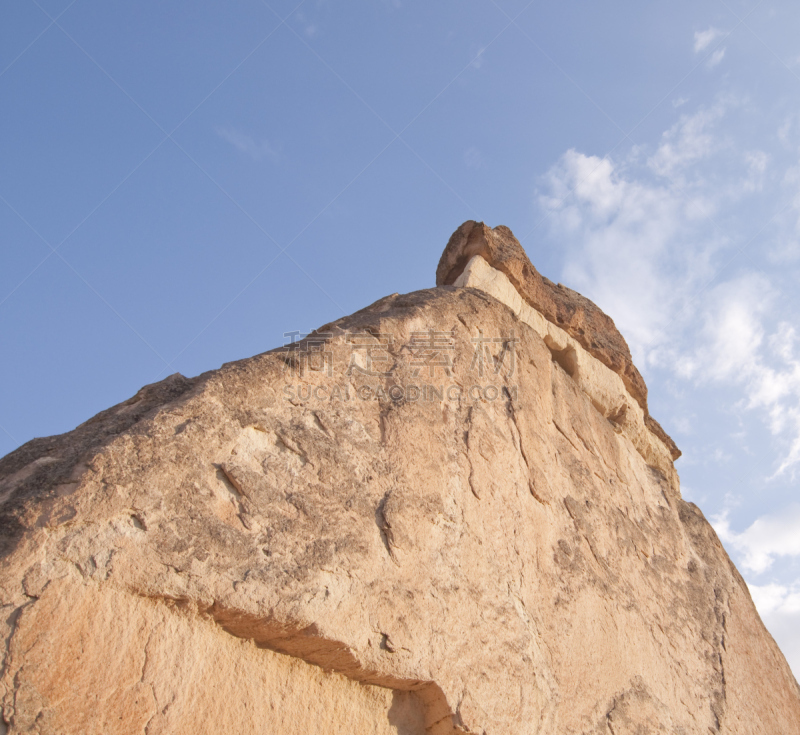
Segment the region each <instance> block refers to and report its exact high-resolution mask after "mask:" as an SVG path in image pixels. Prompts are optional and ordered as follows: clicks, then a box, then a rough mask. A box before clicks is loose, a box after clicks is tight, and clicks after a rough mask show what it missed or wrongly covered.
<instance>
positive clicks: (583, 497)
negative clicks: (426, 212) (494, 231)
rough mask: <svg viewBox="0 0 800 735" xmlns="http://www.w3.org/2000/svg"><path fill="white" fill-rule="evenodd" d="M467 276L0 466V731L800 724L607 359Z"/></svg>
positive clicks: (635, 403)
mask: <svg viewBox="0 0 800 735" xmlns="http://www.w3.org/2000/svg"><path fill="white" fill-rule="evenodd" d="M462 229H463V228H462ZM509 235H510V233H509ZM446 255H447V253H446ZM475 255H478V256H479V257H478V259H475V258H474V256H475ZM448 278H449V276H448ZM458 278H460V279H461V283H462V285H460V286H443V287H440V288H436V289H432V290H428V291H420V292H416V293H413V294H409V295H406V296H398V295H393V296H389V297H387V298H385V299H382V300H381V301H378V302H376V303H375V304H373V305H372V306H370V307H368V308H367V309H364V310H362V311H360V312H358V313H356V314H353V315H352V316H349V317H346V318H344V319H341V320H339V321H337V322H334V323H332V324H330V325H326V326H325V327H324V328H322V329H320V330H318V331H317V332H316V333H314V334H312V335H310V336H309V337H307V338H306V339H304V340H302V341H301V342H299V343H297V344H296V345H293V346H292V348H291V349H279V350H273V351H272V352H268V353H265V354H263V355H259V356H256V357H253V358H250V359H248V360H242V361H240V362H237V363H232V364H229V365H226V366H223V368H221V369H220V370H217V371H213V372H211V373H207V374H204V375H201V376H199V377H197V378H194V379H191V380H188V379H185V378H183V377H181V376H172V377H171V378H168V379H167V380H165V381H163V382H162V383H158V384H156V385H153V386H148V387H146V388H144V389H142V390H141V391H140V392H139V393H138V394H137V395H136V396H134V398H132V399H131V400H129V401H126V402H125V403H123V404H120V405H119V406H116V407H114V408H112V409H109V410H108V411H105V412H103V413H101V414H99V415H98V416H96V417H95V418H94V419H91V420H90V421H88V422H86V423H85V424H83V425H82V426H80V427H78V428H77V429H76V430H75V431H73V432H70V433H69V434H65V435H62V436H59V437H52V438H49V439H36V440H34V441H32V442H29V443H28V444H26V445H25V446H23V447H21V448H20V449H18V450H16V451H15V452H13V453H12V454H10V455H8V456H7V457H5V458H4V459H2V460H0V502H1V503H2V518H3V525H2V544H3V546H2V552H3V555H4V560H3V567H2V572H0V595H1V597H0V603H2V605H3V612H4V615H3V617H2V620H3V622H4V625H5V626H6V629H5V632H4V634H3V641H4V658H3V669H2V679H1V680H0V681H2V690H1V691H0V695H1V696H2V706H3V719H4V721H5V723H6V727H7V729H8V732H9V733H25V732H36V733H58V734H59V735H68V734H71V733H75V734H76V735H77V734H78V733H80V734H81V735H83V734H87V733H98V734H99V733H103V734H104V735H113V734H115V733H120V734H122V733H125V735H128V734H129V733H138V732H141V733H147V735H156V734H157V733H187V734H188V733H192V734H194V733H217V732H225V733H263V734H264V735H267V734H269V735H273V734H274V735H279V734H280V735H293V734H294V733H297V734H298V735H299V734H300V733H303V734H304V735H307V734H308V733H320V734H322V733H325V735H330V734H336V733H342V734H344V733H347V735H354V734H360V733H370V734H372V733H376V734H377V733H395V734H397V733H403V734H405V735H421V734H422V733H431V734H434V735H438V734H440V733H441V734H444V733H457V732H468V733H475V734H478V733H486V734H487V735H495V734H498V735H508V734H517V733H519V734H522V733H525V734H528V733H542V734H544V733H547V734H552V735H556V734H558V735H568V734H573V733H574V734H576V735H577V734H578V733H585V734H587V735H589V734H590V733H591V734H596V735H599V734H600V733H603V734H604V735H605V734H606V733H614V734H615V735H622V734H623V733H629V734H630V735H633V734H634V733H670V734H678V733H686V734H687V735H688V734H690V733H692V734H694V733H709V732H710V733H730V734H734V733H735V734H737V735H738V734H742V735H744V734H747V733H764V734H765V735H776V734H777V733H795V732H800V690H798V686H797V683H796V682H795V680H794V678H793V676H792V674H791V672H790V670H789V668H788V666H787V664H786V662H785V660H784V658H783V656H782V655H781V653H780V651H779V650H778V648H777V647H776V645H775V643H774V641H773V640H772V638H771V637H770V636H769V634H768V633H767V631H766V630H765V629H764V627H763V625H762V623H761V621H760V619H759V617H758V614H757V613H756V611H755V608H754V607H753V603H752V601H751V599H750V596H749V595H748V592H747V587H746V586H745V584H744V582H743V581H742V579H741V577H740V576H739V574H738V573H737V572H736V570H735V568H734V567H733V565H732V564H731V562H730V560H729V559H728V557H727V555H726V554H725V551H724V550H723V548H722V546H721V545H720V543H719V541H718V539H717V537H716V536H715V534H714V532H713V530H712V529H711V527H710V526H709V525H708V523H707V522H706V521H705V520H704V518H703V516H702V514H701V513H700V511H699V510H698V509H697V508H696V507H695V506H693V505H692V504H690V503H686V502H684V501H683V500H681V498H680V492H679V486H678V478H677V474H676V473H675V471H674V467H673V466H672V460H671V447H670V446H669V445H668V443H667V442H666V441H665V440H664V439H662V438H661V437H660V436H659V435H657V434H656V433H653V431H652V430H651V429H649V428H648V424H647V422H646V407H644V408H643V407H642V406H641V404H640V401H639V399H640V398H641V396H640V395H633V394H632V393H631V390H630V386H629V384H628V383H627V382H625V381H624V380H623V375H624V374H625V369H624V367H623V368H622V373H620V372H618V371H617V367H615V366H609V365H608V364H607V361H603V360H601V359H600V358H599V357H598V356H597V355H595V354H593V353H592V351H591V350H589V349H588V348H584V347H583V346H582V343H581V341H580V340H578V339H577V338H576V337H574V336H573V335H571V334H570V333H569V330H568V329H562V328H561V327H558V326H557V325H554V324H553V323H552V322H551V321H550V320H549V319H548V318H547V315H542V314H541V312H538V311H537V310H536V309H535V308H534V307H533V306H531V303H530V301H529V300H528V299H527V298H523V296H524V295H523V296H521V295H520V293H519V292H518V291H517V290H516V284H514V283H513V282H512V281H511V280H510V279H509V277H508V275H507V274H506V273H505V272H504V271H501V270H500V269H498V268H495V267H493V266H492V265H491V262H490V261H489V260H487V259H485V258H484V257H483V256H482V255H480V254H473V255H472V256H471V257H470V258H469V259H468V261H467V262H465V263H463V264H462V265H461V266H460V271H459V273H458V275H457V276H456V278H455V279H452V280H453V281H454V282H455V281H456V279H458ZM509 284H511V286H509ZM493 294H494V295H493ZM515 294H516V296H515ZM589 303H590V302H589ZM585 308H586V309H588V307H585ZM594 308H595V309H596V307H594ZM609 321H610V320H609ZM585 323H586V324H589V323H600V324H601V323H602V320H600V317H596V318H595V317H594V316H593V317H592V318H591V319H588V320H587V321H586V322H585ZM566 326H569V324H567V325H566ZM584 331H587V330H584ZM620 339H621V338H620ZM634 392H635V391H634ZM637 411H638V413H637Z"/></svg>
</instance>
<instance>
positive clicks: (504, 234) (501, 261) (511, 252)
mask: <svg viewBox="0 0 800 735" xmlns="http://www.w3.org/2000/svg"><path fill="white" fill-rule="evenodd" d="M476 255H477V256H480V257H482V258H483V259H484V260H485V261H486V262H487V263H488V264H489V265H490V266H492V267H493V268H495V269H497V270H499V271H500V272H501V273H504V274H505V275H506V276H507V277H508V279H509V281H510V282H511V284H512V285H513V286H514V288H515V289H516V290H517V292H518V293H519V295H520V296H521V297H522V299H523V300H524V301H525V302H527V304H528V305H529V306H531V307H532V308H533V309H534V310H536V311H537V312H538V313H540V314H541V315H542V316H543V317H544V318H545V319H547V320H548V321H549V322H551V323H553V324H555V325H557V326H558V327H560V328H561V329H563V330H564V331H566V332H567V334H569V335H570V336H571V337H573V338H574V339H575V340H577V341H578V343H579V344H580V345H581V346H582V347H583V348H584V349H585V350H587V351H588V352H589V354H590V355H592V356H594V357H596V358H597V359H598V360H600V362H601V363H603V364H604V365H606V366H607V367H609V368H611V370H613V371H614V372H616V373H618V374H619V375H620V377H621V378H622V381H623V383H624V384H625V387H626V388H627V389H628V392H629V393H630V394H631V396H632V397H633V398H634V399H635V400H636V401H637V403H638V404H639V406H640V407H641V408H642V410H643V411H644V415H645V421H646V422H647V423H648V426H649V428H650V430H651V431H652V432H653V433H655V434H657V435H658V436H659V438H660V439H661V440H662V441H663V442H664V443H665V444H666V445H667V446H668V448H669V450H670V453H671V454H672V459H673V460H676V459H678V457H680V456H681V452H680V450H679V449H678V447H677V446H676V445H675V443H674V442H673V441H672V439H671V438H670V437H669V436H668V435H667V434H666V432H665V431H664V430H663V429H662V428H661V426H660V424H659V423H658V422H657V421H656V420H655V419H653V418H652V417H651V416H650V414H649V413H648V411H647V386H646V385H645V382H644V379H643V378H642V376H641V374H640V373H639V371H638V370H637V369H636V366H635V365H634V364H633V360H632V358H631V351H630V349H629V348H628V343H627V342H626V341H625V338H624V337H623V336H622V335H621V334H620V333H619V330H618V329H617V327H616V325H615V324H614V321H613V320H612V319H611V317H609V316H608V315H606V314H604V313H603V312H602V311H600V309H598V308H597V306H596V305H595V304H594V303H592V302H591V301H590V300H589V299H587V298H586V297H585V296H581V294H579V293H578V292H577V291H573V290H572V289H570V288H567V287H566V286H564V285H562V284H560V283H559V284H558V285H556V284H555V283H553V282H552V281H551V280H550V279H548V278H545V277H544V276H543V275H541V274H540V273H539V271H537V270H536V268H534V267H533V264H532V263H531V262H530V260H529V259H528V256H527V255H526V254H525V251H524V250H523V248H522V246H521V245H520V244H519V241H518V240H517V238H515V237H514V234H513V233H512V232H511V230H509V229H508V227H505V226H504V225H500V226H499V227H495V228H494V229H492V228H491V227H489V226H487V225H485V224H484V223H483V222H474V221H472V220H469V221H467V222H465V223H464V224H463V225H461V227H459V228H458V229H457V230H456V231H455V232H454V233H453V235H452V237H451V238H450V241H449V242H448V243H447V247H446V248H445V249H444V252H443V253H442V257H441V259H440V260H439V266H438V268H437V269H436V285H437V286H445V285H451V284H453V283H455V282H456V280H457V279H458V278H459V276H460V275H461V274H462V273H463V271H464V269H465V268H466V266H467V264H468V263H469V262H470V261H471V260H472V258H474V257H475V256H476Z"/></svg>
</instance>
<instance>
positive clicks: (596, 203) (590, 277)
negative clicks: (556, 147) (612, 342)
mask: <svg viewBox="0 0 800 735" xmlns="http://www.w3.org/2000/svg"><path fill="white" fill-rule="evenodd" d="M687 126H688V127H691V125H690V124H689V123H687ZM678 137H680V136H678ZM686 137H687V136H685V135H684V136H683V138H686ZM683 138H682V139H681V141H679V144H678V145H677V146H676V147H675V148H673V149H672V151H671V153H670V156H669V161H668V156H667V155H665V154H663V153H662V155H661V157H660V158H659V159H658V164H659V165H661V166H670V167H672V168H675V167H677V166H678V165H680V161H686V160H689V159H692V158H696V157H697V155H698V154H697V153H694V152H688V151H687V146H685V145H684V144H683ZM630 165H631V162H625V161H623V162H622V163H620V164H618V163H615V162H614V161H612V160H610V159H608V158H604V159H601V158H597V157H596V156H586V155H584V154H582V153H579V152H577V151H575V150H570V151H568V152H567V153H565V154H564V155H563V156H562V158H561V160H560V161H559V163H558V164H557V165H556V166H554V167H553V168H552V169H551V170H550V172H549V173H548V175H547V177H546V189H547V191H548V193H547V194H546V195H545V196H543V197H541V198H540V204H541V205H542V206H543V208H544V209H546V210H549V212H550V214H551V217H550V223H551V226H552V230H553V233H554V234H555V236H556V237H557V239H558V240H559V241H560V242H562V243H564V244H566V246H567V247H568V249H569V250H570V252H571V257H568V258H567V265H566V266H565V270H564V274H563V278H564V281H565V282H567V283H570V285H572V286H573V287H574V288H576V289H578V290H579V291H582V292H583V293H586V294H587V295H589V296H590V297H591V298H593V299H594V300H596V301H597V302H598V303H599V304H600V306H601V307H602V308H603V309H604V310H606V311H607V312H609V313H610V314H611V315H612V316H613V318H614V319H615V321H616V322H617V324H618V325H619V326H620V328H621V329H622V331H623V333H624V334H625V337H626V339H627V340H628V341H629V343H630V344H631V348H632V351H633V352H634V357H635V359H637V360H640V361H641V360H646V359H647V357H646V356H647V353H648V352H650V351H651V350H652V349H653V348H654V347H657V346H659V345H660V344H662V343H663V342H665V341H666V340H667V336H668V334H669V333H670V332H671V331H672V330H673V329H674V327H675V317H676V314H677V313H678V312H680V310H681V309H680V307H681V304H682V302H683V301H684V300H685V297H686V295H687V293H688V292H689V290H690V289H691V288H692V287H693V286H696V284H698V283H700V282H702V281H703V280H704V279H707V278H709V277H710V275H711V271H710V269H709V257H710V254H711V252H713V251H714V250H715V249H716V248H717V247H718V243H717V242H716V240H715V238H713V237H710V238H704V237H703V236H700V235H698V229H702V227H698V226H697V224H696V223H697V221H698V220H699V219H702V218H703V215H706V214H708V213H710V212H713V209H714V203H713V202H712V201H710V200H708V199H707V198H706V197H704V196H703V195H702V194H699V193H698V194H697V195H689V196H686V195H685V191H684V190H683V189H678V188H676V187H675V186H672V185H671V184H670V183H669V182H666V183H658V182H653V181H651V180H648V178H646V177H643V178H639V179H637V178H635V177H631V176H630V175H628V171H627V169H628V168H629V167H630ZM649 178H652V177H649ZM676 251H680V252H681V253H682V254H683V255H682V257H681V258H676V257H675V254H676Z"/></svg>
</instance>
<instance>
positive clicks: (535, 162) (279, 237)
mask: <svg viewBox="0 0 800 735" xmlns="http://www.w3.org/2000/svg"><path fill="white" fill-rule="evenodd" d="M0 16H1V19H0V106H1V107H2V110H3V113H4V114H3V115H2V116H0V233H2V234H1V235H0V236H1V237H2V268H0V344H2V347H3V357H4V359H3V360H2V361H0V378H1V379H2V385H3V390H2V391H0V454H5V453H6V452H8V451H11V450H12V449H14V448H15V447H17V446H18V445H19V444H21V443H23V442H25V441H27V440H29V439H31V438H32V437H34V436H44V435H49V434H54V433H60V432H63V431H67V430H69V429H71V428H73V427H74V426H75V425H77V424H78V423H80V422H82V421H84V420H86V419H87V418H89V417H90V416H92V415H93V414H94V413H96V412H98V411H100V410H102V409H103V408H106V407H108V406H110V405H112V404H114V403H117V402H119V401H121V400H124V399H126V398H128V397H129V396H131V395H132V394H133V393H135V392H136V390H137V389H138V388H139V387H140V386H141V385H143V384H146V383H150V382H154V381H156V380H158V379H161V378H163V377H165V376H166V375H168V374H170V373H173V372H181V373H183V374H185V375H196V374H197V373H199V372H202V371H204V370H208V369H213V368H216V367H218V366H219V365H220V364H221V363H223V362H227V361H231V360H235V359H238V358H243V357H247V356H249V355H252V354H256V353H258V352H262V351H264V350H266V349H270V348H272V347H275V346H277V345H279V344H281V343H283V334H284V333H285V332H288V331H292V330H302V331H309V330H311V329H313V328H314V327H316V326H320V325H322V324H324V323H326V322H328V321H331V320H332V319H335V318H337V317H339V316H342V315H344V314H347V313H350V312H353V311H355V310H357V309H359V308H361V307H363V306H365V305H367V304H369V303H371V302H372V301H374V300H376V299H378V298H380V297H381V296H384V295H386V294H389V293H393V292H396V291H399V292H405V291H412V290H416V289H420V288H427V287H430V286H432V285H433V282H434V272H435V267H436V263H437V261H438V258H439V255H440V253H441V251H442V249H443V247H444V245H445V243H446V241H447V238H448V237H449V235H450V233H451V232H452V231H453V230H454V229H455V228H456V227H457V226H458V225H459V224H460V223H461V222H462V221H464V220H466V219H479V220H484V221H486V222H487V223H489V224H491V225H498V224H506V225H508V226H510V227H511V228H512V229H513V231H514V232H515V234H516V235H517V236H518V237H519V238H520V240H521V241H522V243H523V245H524V246H525V248H526V250H527V251H528V254H529V255H530V257H531V260H532V261H533V262H534V264H535V265H536V266H537V267H538V268H539V269H540V270H541V271H542V272H543V273H544V274H545V275H547V276H549V277H550V278H552V279H553V280H556V281H561V282H564V283H565V284H567V285H569V286H571V287H573V288H575V289H577V290H579V291H581V292H582V293H584V294H585V295H587V296H589V297H590V298H592V299H594V300H595V301H596V302H597V303H598V304H599V305H600V306H601V307H602V308H603V309H604V310H606V311H607V312H608V313H609V314H610V315H611V316H612V317H613V318H614V319H615V321H616V322H617V325H618V326H619V327H620V329H621V330H622V332H623V334H624V335H625V336H626V338H627V339H628V341H629V343H630V344H631V348H632V350H633V353H634V357H635V360H636V362H637V365H638V366H639V368H640V369H641V371H642V372H643V374H644V376H645V378H646V380H647V382H648V385H649V388H650V396H651V398H650V400H651V411H652V413H653V414H654V416H656V418H658V419H659V421H661V423H662V424H663V425H664V426H665V428H666V429H667V430H668V431H669V432H670V433H671V434H672V436H673V437H674V438H675V439H676V441H677V443H678V445H679V446H680V447H681V448H682V449H683V451H684V456H683V458H681V459H680V460H679V462H678V470H679V472H680V474H681V478H682V482H683V491H684V495H685V496H686V497H687V498H689V499H691V500H693V501H695V502H697V503H698V504H699V505H700V507H701V508H702V509H703V511H704V512H705V513H706V516H707V517H709V519H711V520H712V522H713V523H714V524H715V527H716V528H717V530H718V532H719V533H720V535H721V537H722V539H723V541H724V543H725V545H726V548H727V549H728V550H729V552H730V553H731V555H732V557H733V559H734V560H735V562H736V563H737V565H738V566H739V568H740V570H741V571H742V572H743V574H744V576H745V578H746V579H747V581H748V583H749V584H750V585H751V590H752V591H753V594H754V598H755V600H756V602H757V604H758V606H759V609H760V610H761V612H762V615H763V617H764V619H765V621H766V622H767V624H768V627H769V628H770V629H771V630H772V632H773V634H774V635H775V636H776V638H777V640H778V641H779V643H780V645H781V646H782V648H783V650H784V652H785V653H786V654H787V657H788V658H789V660H790V662H791V663H792V665H793V667H794V670H795V672H799V671H800V634H797V633H796V632H795V631H796V630H800V499H798V494H797V487H798V482H799V481H800V345H799V344H798V336H800V293H798V288H797V284H798V277H799V276H800V41H798V40H797V39H798V34H797V29H798V28H800V5H798V4H797V3H796V2H790V1H789V0H782V1H781V2H769V1H768V0H761V1H760V2H757V1H756V0H693V1H692V2H688V1H684V0H673V2H669V3H666V2H659V3H642V2H632V1H631V2H617V3H599V2H588V1H587V0H575V1H574V2H569V3H545V2H541V1H540V0H535V1H534V2H527V0H459V1H458V2H456V1H455V0H435V1H434V2H431V0H427V2H412V1H410V0H360V1H359V2H349V3H337V2H333V1H332V0H327V1H324V0H306V1H305V2H297V1H296V0H269V2H264V1H263V0H242V1H241V2H236V3H229V4H222V3H209V2H202V1H200V2H198V1H195V2H192V3H188V2H172V3H169V4H165V3H156V2H147V1H142V2H138V3H133V4H131V3H121V2H110V1H108V0H106V1H105V2H99V0H75V1H74V2H70V1H69V0H36V1H34V0H7V2H5V3H4V4H3V7H2V10H0Z"/></svg>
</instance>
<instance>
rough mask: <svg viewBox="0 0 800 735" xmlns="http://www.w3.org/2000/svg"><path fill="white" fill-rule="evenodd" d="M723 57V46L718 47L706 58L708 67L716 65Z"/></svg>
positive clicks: (711, 67)
mask: <svg viewBox="0 0 800 735" xmlns="http://www.w3.org/2000/svg"><path fill="white" fill-rule="evenodd" d="M724 58H725V47H724V46H723V47H722V48H718V49H717V50H716V51H715V52H714V53H713V54H711V58H710V59H709V60H708V68H709V69H713V68H714V67H715V66H718V65H719V63H720V62H721V61H722V60H723V59H724Z"/></svg>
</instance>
